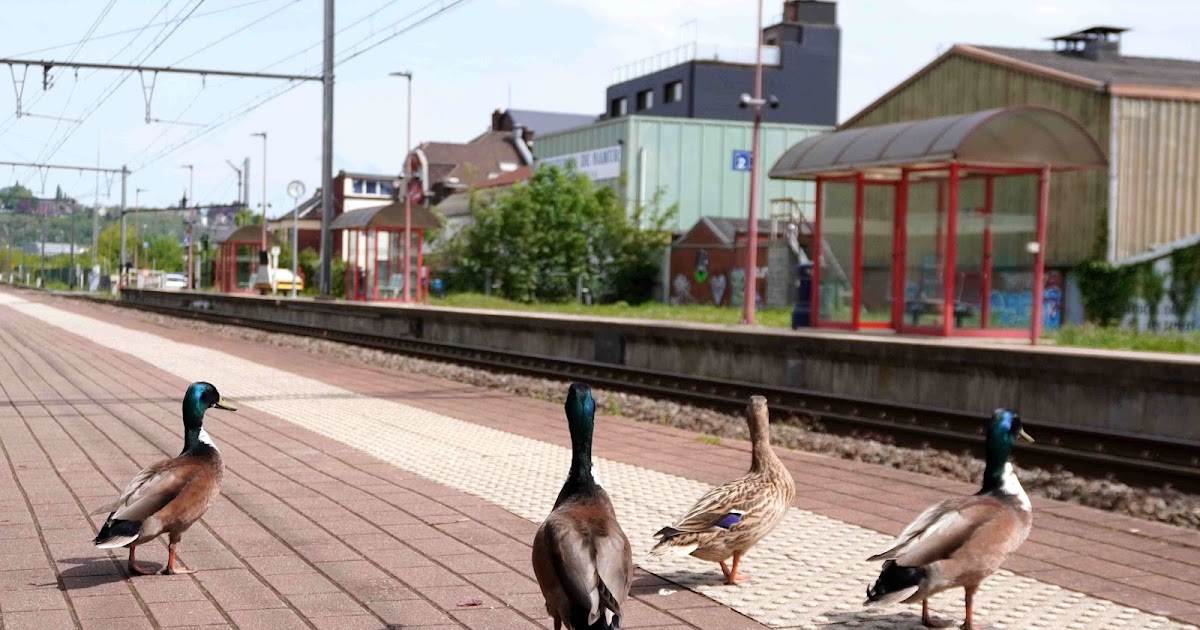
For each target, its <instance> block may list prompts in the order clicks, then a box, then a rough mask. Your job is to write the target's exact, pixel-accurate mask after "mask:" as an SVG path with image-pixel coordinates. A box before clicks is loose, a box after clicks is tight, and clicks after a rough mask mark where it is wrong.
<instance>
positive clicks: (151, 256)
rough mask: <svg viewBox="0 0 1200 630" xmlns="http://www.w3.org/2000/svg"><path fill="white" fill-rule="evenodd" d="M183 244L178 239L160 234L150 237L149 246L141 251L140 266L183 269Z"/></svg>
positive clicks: (163, 269)
mask: <svg viewBox="0 0 1200 630" xmlns="http://www.w3.org/2000/svg"><path fill="white" fill-rule="evenodd" d="M183 254H184V250H183V246H182V245H180V244H179V240H178V239H175V238H173V237H170V236H166V235H160V236H155V237H154V238H151V239H150V246H149V247H147V248H146V250H145V251H144V252H142V256H143V257H144V258H143V259H142V261H141V262H140V264H141V266H142V267H145V268H149V267H154V268H155V269H158V270H160V271H183V266H184V260H183Z"/></svg>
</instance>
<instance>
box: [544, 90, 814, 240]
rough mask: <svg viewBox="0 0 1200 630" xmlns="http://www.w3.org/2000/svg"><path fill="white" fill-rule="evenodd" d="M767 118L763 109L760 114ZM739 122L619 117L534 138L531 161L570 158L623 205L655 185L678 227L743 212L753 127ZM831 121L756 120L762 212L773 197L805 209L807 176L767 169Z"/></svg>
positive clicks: (646, 197) (809, 195) (646, 196)
mask: <svg viewBox="0 0 1200 630" xmlns="http://www.w3.org/2000/svg"><path fill="white" fill-rule="evenodd" d="M766 116H767V117H768V118H769V117H770V113H769V110H768V112H767V113H766ZM748 119H749V115H747V120H746V121H745V122H741V121H729V120H704V119H697V118H665V117H660V116H638V115H633V116H622V117H619V118H612V119H609V120H603V121H600V122H597V123H595V124H592V125H588V126H585V127H578V128H576V129H568V130H565V131H560V132H557V133H551V134H546V135H539V136H537V139H536V141H535V142H534V146H533V154H534V158H535V160H536V162H535V165H536V164H542V163H547V164H559V165H563V164H565V163H566V162H568V161H573V162H574V163H575V164H576V167H577V168H578V169H579V170H580V171H582V172H584V173H587V174H588V175H589V176H590V177H591V178H592V179H593V180H595V181H596V182H598V183H603V184H606V185H610V186H613V187H615V188H616V189H617V190H618V192H620V193H622V195H623V197H624V199H625V200H626V203H627V204H629V207H631V208H632V207H634V205H635V204H638V203H642V202H645V203H649V202H650V200H651V199H652V198H653V196H654V194H655V192H656V191H661V193H662V200H661V202H662V204H663V207H667V206H670V205H671V204H675V203H678V204H679V213H678V218H677V224H676V225H675V226H674V229H675V231H676V232H684V231H686V230H688V229H689V228H691V227H692V226H693V225H695V224H696V222H697V221H699V220H700V217H702V216H713V217H729V218H744V217H745V216H746V212H747V203H748V202H749V195H750V189H749V185H750V172H749V162H748V156H749V152H750V133H751V130H750V129H751V125H750V121H749V120H748ZM829 130H830V128H829V127H825V126H816V125H796V124H774V123H770V122H764V123H763V124H762V126H761V134H762V136H761V138H760V144H761V146H760V149H759V150H760V152H761V157H760V161H759V171H758V185H759V186H760V188H759V193H760V196H759V199H761V200H762V202H761V203H762V205H761V206H760V208H759V213H760V216H762V217H763V218H764V219H765V218H770V215H771V213H772V208H771V205H772V204H771V200H772V199H780V198H792V199H795V200H796V201H797V202H798V203H799V204H800V207H801V208H803V209H804V210H805V212H806V214H809V208H811V204H812V199H813V186H812V184H811V183H807V182H795V181H777V180H769V179H767V176H766V172H767V171H768V170H769V169H770V167H771V165H772V164H774V163H775V161H776V160H777V159H778V158H779V156H780V155H782V154H783V152H784V151H786V150H787V149H788V148H789V147H791V146H792V145H794V144H796V143H797V142H799V141H801V140H803V139H805V138H807V137H809V136H812V135H816V134H819V133H824V132H827V131H829Z"/></svg>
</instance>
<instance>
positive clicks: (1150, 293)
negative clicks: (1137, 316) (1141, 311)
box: [1138, 262, 1167, 330]
mask: <svg viewBox="0 0 1200 630" xmlns="http://www.w3.org/2000/svg"><path fill="white" fill-rule="evenodd" d="M1166 280H1167V277H1166V275H1165V274H1162V273H1159V272H1158V271H1155V269H1154V263H1153V262H1149V263H1146V264H1144V265H1141V266H1139V267H1138V293H1139V294H1140V295H1141V297H1142V301H1144V302H1145V303H1146V309H1147V311H1149V316H1150V330H1158V305H1159V304H1160V303H1161V302H1162V300H1163V296H1165V295H1166V293H1167V287H1166Z"/></svg>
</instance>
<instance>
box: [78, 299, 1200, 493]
mask: <svg viewBox="0 0 1200 630" xmlns="http://www.w3.org/2000/svg"><path fill="white" fill-rule="evenodd" d="M69 297H74V298H81V299H88V300H95V301H98V302H102V303H105V304H110V305H119V306H123V307H126V308H134V309H138V310H142V311H147V312H153V313H158V314H161V315H168V316H172V317H182V318H187V319H193V320H200V321H206V322H210V323H217V324H228V325H235V326H244V327H249V328H255V329H259V330H264V331H269V332H276V333H286V334H292V335H302V336H306V337H314V338H319V339H326V340H329V341H337V342H342V343H347V344H352V345H356V346H361V347H365V348H373V349H376V350H383V351H389V352H397V353H402V354H406V355H411V356H417V357H421V358H426V359H433V360H439V361H446V362H451V363H457V364H461V365H467V366H471V367H477V368H483V369H487V370H492V371H498V372H508V373H519V374H524V375H529V376H537V377H543V378H551V379H570V380H582V381H587V382H589V383H591V384H592V385H593V386H595V387H600V388H604V389H609V390H613V391H622V392H627V393H635V394H642V395H646V396H651V397H655V398H660V399H669V400H674V401H678V402H683V403H688V404H692V405H696V406H701V407H707V408H712V409H717V410H721V411H732V412H734V413H740V412H741V410H742V409H744V408H745V404H746V400H747V398H749V397H750V396H751V395H755V394H758V395H762V396H766V397H767V400H768V401H769V402H770V405H771V410H772V413H773V415H776V416H778V417H787V416H811V417H815V418H816V419H818V420H819V421H820V423H821V425H822V427H823V429H824V430H826V431H828V432H831V433H836V434H843V435H856V436H860V437H871V438H875V439H879V440H881V441H886V442H890V443H894V444H898V445H902V446H930V447H934V448H941V449H947V450H951V451H962V450H967V449H969V450H972V451H980V450H981V449H982V444H983V427H984V420H985V418H984V417H983V416H982V415H979V414H973V413H965V412H961V411H955V410H950V409H940V408H933V407H917V406H909V405H897V404H893V403H889V402H885V401H878V400H868V399H862V398H853V397H847V396H836V395H830V394H825V393H821V392H814V391H807V390H802V389H795V388H787V387H778V386H771V385H763V384H760V383H750V382H739V381H730V380H720V379H712V378H700V377H694V376H689V375H686V374H674V373H665V372H658V371H653V370H646V369H640V368H632V367H627V366H621V365H613V364H608V363H598V362H592V361H583V360H576V359H564V358H560V357H552V356H541V355H533V354H522V353H516V352H508V351H501V350H495V349H490V348H480V347H475V346H466V345H458V344H449V343H439V342H430V341H424V340H420V339H412V338H396V337H385V336H377V335H368V334H360V333H349V332H339V331H332V330H325V329H319V328H313V327H307V326H302V325H292V324H280V323H276V322H270V321H265V320H255V319H247V318H243V317H233V316H228V315H221V314H216V313H211V312H204V311H196V310H190V309H186V308H172V307H163V306H149V305H140V304H138V305H134V304H125V303H120V302H113V301H111V300H100V299H97V298H91V297H83V296H69ZM1025 425H1026V427H1027V428H1028V430H1029V432H1030V433H1031V434H1033V435H1034V437H1035V438H1036V439H1037V442H1036V443H1033V444H1027V443H1020V444H1018V446H1017V453H1018V457H1019V458H1020V461H1021V462H1022V463H1023V464H1025V465H1036V466H1040V467H1043V468H1047V469H1051V470H1053V469H1059V468H1061V469H1065V470H1068V471H1070V472H1073V473H1075V474H1079V475H1083V476H1087V477H1093V478H1114V479H1118V480H1120V481H1123V482H1126V483H1130V484H1134V485H1142V486H1146V485H1151V486H1160V485H1163V484H1170V485H1171V486H1172V487H1175V488H1177V489H1180V490H1185V491H1189V492H1200V443H1197V442H1192V441H1186V440H1175V439H1169V438H1157V437H1150V436H1144V435H1137V434H1129V433H1120V432H1113V431H1103V430H1095V429H1085V428H1080V427H1072V426H1067V425H1062V424H1055V423H1048V422H1039V421H1037V420H1035V419H1028V420H1026V421H1025Z"/></svg>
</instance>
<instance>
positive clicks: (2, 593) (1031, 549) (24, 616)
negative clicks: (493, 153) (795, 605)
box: [0, 293, 1200, 630]
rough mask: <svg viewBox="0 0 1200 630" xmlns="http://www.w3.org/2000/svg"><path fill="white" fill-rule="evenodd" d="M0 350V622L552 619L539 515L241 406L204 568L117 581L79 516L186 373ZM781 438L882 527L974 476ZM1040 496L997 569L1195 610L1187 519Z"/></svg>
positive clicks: (820, 504)
mask: <svg viewBox="0 0 1200 630" xmlns="http://www.w3.org/2000/svg"><path fill="white" fill-rule="evenodd" d="M7 295H10V296H14V297H15V296H16V294H11V293H8V294H7ZM19 297H20V299H25V300H31V301H36V302H43V303H46V304H49V305H52V306H53V307H54V308H57V309H62V310H64V311H68V312H73V313H78V314H81V315H86V316H88V317H92V318H96V319H99V320H102V321H106V322H110V323H114V324H119V325H121V326H124V327H126V328H129V329H131V330H139V331H144V332H147V333H152V334H154V335H158V336H160V337H165V338H168V339H172V340H175V341H179V342H183V343H189V344H196V345H202V346H205V347H208V348H213V349H217V350H220V351H222V352H225V353H229V354H231V355H235V356H238V357H242V358H245V359H247V360H250V361H254V362H256V363H259V364H262V365H266V366H272V367H275V368H278V369H282V370H287V371H288V372H291V373H294V374H296V375H299V376H303V377H307V378H311V379H315V380H319V381H322V382H326V383H330V384H332V385H336V386H338V387H341V388H344V389H346V390H349V391H351V392H355V393H357V394H361V395H363V396H368V397H372V398H379V399H386V400H390V401H396V402H399V403H403V404H405V405H410V406H412V407H416V408H420V409H425V410H429V411H433V412H436V413H439V414H444V415H446V416H450V417H453V418H459V419H462V420H466V421H468V422H471V423H476V424H478V425H481V426H486V427H491V428H495V429H500V430H503V431H506V432H509V433H512V434H516V435H520V436H525V437H528V438H532V439H536V440H539V441H542V442H546V443H550V444H554V445H558V446H566V445H568V444H569V441H568V439H567V435H566V432H565V430H564V425H563V420H562V408H561V403H560V402H558V401H549V402H547V401H537V400H531V399H527V398H520V397H517V396H513V395H509V394H505V393H501V392H495V391H488V390H481V389H479V388H476V387H472V386H468V385H463V384H459V383H451V382H447V381H444V380H440V379H436V378H432V377H428V376H422V375H418V374H409V373H400V372H395V371H390V370H383V369H377V368H372V367H366V366H362V365H360V364H355V363H351V362H348V361H343V360H337V359H330V358H322V359H321V360H320V361H317V360H315V358H316V357H315V356H314V355H313V354H310V353H306V352H303V351H299V350H294V349H288V348H279V347H275V346H269V345H266V344H253V343H247V342H243V341H235V340H231V339H228V338H224V337H219V336H212V335H205V334H201V333H199V332H197V331H194V330H190V329H184V328H169V327H165V326H161V325H157V324H153V323H150V322H149V321H146V320H145V319H144V318H141V317H138V316H137V315H133V314H126V313H123V312H116V311H111V310H108V309H98V308H96V307H93V306H90V305H87V304H81V303H77V302H71V301H67V300H58V299H50V298H44V297H40V296H34V295H31V294H28V293H21V294H19ZM0 359H2V361H0V387H2V389H3V395H4V398H3V399H0V457H2V458H3V461H0V479H2V480H0V507H2V508H3V510H2V511H0V622H2V623H3V628H4V629H5V630H11V629H13V628H24V627H36V628H56V627H64V628H108V627H112V628H117V627H121V628H142V627H156V628H167V627H184V626H187V627H238V628H301V627H310V628H325V627H338V628H358V627H362V628H384V627H388V626H389V625H390V626H391V627H409V626H417V625H421V626H430V627H468V628H508V627H534V626H538V625H541V626H546V627H548V624H549V622H548V619H546V615H545V613H544V609H543V607H542V603H541V596H540V594H539V593H538V591H537V586H536V584H535V583H534V582H533V581H532V571H531V569H530V567H529V561H528V557H529V548H528V545H529V541H530V540H531V539H532V536H533V532H534V530H535V529H536V524H534V523H532V522H530V521H529V520H527V519H526V518H522V517H519V516H516V515H514V514H512V513H510V512H508V511H506V510H503V509H500V508H498V507H496V506H495V505H492V504H490V503H488V502H487V501H484V500H481V499H480V498H478V497H476V496H472V495H470V494H467V493H465V492H462V491H460V490H456V489H454V488H451V487H448V486H446V485H444V484H439V483H435V482H432V481H430V480H429V479H427V478H423V477H421V476H419V475H414V474H412V473H410V472H406V471H404V470H401V469H398V468H396V467H395V466H392V465H390V464H388V463H384V462H382V461H380V460H378V459H376V458H374V457H371V456H369V455H366V454H364V453H363V452H362V451H360V450H357V449H354V448H351V447H348V446H346V445H345V444H343V443H341V442H338V441H335V440H331V439H329V438H326V437H322V436H321V435H318V434H316V433H313V432H311V431H308V430H306V429H303V428H298V427H296V426H294V425H292V424H290V423H288V422H287V421H285V420H283V419H280V418H278V417H276V416H273V415H270V414H266V413H262V412H260V411H256V410H254V409H252V408H243V410H242V411H241V412H239V413H238V414H222V415H220V416H219V420H217V422H219V423H220V424H219V426H220V431H219V433H217V432H216V431H215V430H214V434H215V435H218V436H219V437H218V441H219V445H220V446H221V447H222V453H223V455H224V457H225V459H226V463H227V467H228V469H227V477H226V484H225V488H224V492H223V496H222V498H221V499H220V500H219V501H218V503H217V504H216V505H214V507H213V509H212V510H211V511H210V512H209V514H208V515H207V516H206V518H205V519H204V520H203V521H202V522H201V523H200V524H198V525H197V526H196V527H194V528H193V529H192V530H191V531H190V532H189V533H188V534H187V536H186V537H185V539H184V543H183V545H182V546H181V558H182V560H183V562H184V564H185V565H186V566H188V567H189V568H195V569H200V572H199V573H197V574H196V575H194V576H174V577H162V576H154V577H145V578H143V577H137V578H134V579H127V577H126V576H125V574H124V554H123V553H120V554H117V555H116V556H109V555H107V554H105V553H103V552H100V551H99V550H96V549H94V548H92V547H91V545H90V544H89V541H90V539H91V537H92V536H93V535H94V531H95V527H96V526H98V525H99V523H100V520H102V517H93V518H91V519H89V518H88V517H85V516H84V514H86V512H89V511H90V510H91V509H92V508H94V507H95V506H97V505H99V504H101V503H104V502H106V501H108V500H110V499H111V498H112V496H113V495H114V494H115V493H116V492H117V491H118V490H119V487H120V486H122V485H123V484H124V483H125V482H126V481H127V480H128V479H129V478H130V476H131V475H132V474H133V473H134V472H135V471H136V470H137V469H138V468H139V467H140V466H143V465H145V464H148V463H150V462H151V461H153V460H155V459H158V458H161V457H163V456H164V455H165V454H174V453H177V452H178V449H179V442H180V435H179V434H180V430H179V419H178V412H179V400H178V399H179V396H180V394H181V393H182V391H183V388H184V387H185V386H186V382H185V381H183V380H182V379H180V378H178V377H175V376H172V375H171V374H169V373H166V372H164V371H162V370H160V369H157V368H155V367H154V366H152V365H149V364H147V363H145V362H143V361H140V360H137V359H134V358H131V357H129V356H127V355H124V354H123V353H121V352H118V351H114V350H112V349H108V348H103V347H100V346H98V345H97V344H94V343H91V342H89V341H87V340H86V339H84V338H83V337H80V336H77V335H72V334H69V333H66V332H64V331H63V330H61V329H56V328H53V327H50V326H47V325H45V324H44V323H41V322H39V321H37V320H36V319H34V318H31V317H28V316H25V315H23V314H20V313H18V312H17V311H15V310H13V309H10V308H5V307H4V306H0ZM214 380H215V378H214ZM214 413H220V412H214ZM599 424H600V426H602V427H603V435H602V436H601V435H599V434H598V436H597V446H596V454H597V455H598V456H600V457H604V458H606V459H608V460H612V461H616V462H622V463H625V464H629V465H632V466H637V467H641V468H644V469H647V470H653V471H659V472H662V473H669V474H672V475H678V476H679V477H683V478H686V479H692V480H696V481H699V482H703V483H718V482H721V481H724V480H726V479H728V478H730V477H732V476H736V475H738V474H741V472H743V471H744V470H745V467H746V462H747V460H748V448H747V446H746V445H745V444H742V443H738V442H736V441H730V440H723V441H722V442H721V443H720V444H717V445H714V444H708V443H704V442H701V441H698V440H697V439H696V436H695V434H691V433H688V432H685V431H678V430H674V429H670V428H666V427H659V426H653V425H647V424H641V423H636V422H632V421H629V420H625V419H621V418H615V417H607V416H604V417H601V418H600V420H599ZM781 455H782V457H783V458H784V461H785V462H786V463H787V465H788V466H789V468H790V469H791V471H792V473H793V476H794V477H795V479H796V481H797V486H798V492H797V499H796V504H795V505H796V507H797V508H800V509H802V510H807V511H810V512H812V513H815V514H819V515H822V516H825V517H829V518H832V519H836V520H838V521H841V522H845V523H849V524H853V525H858V526H861V527H866V528H869V529H873V530H875V531H879V532H883V533H885V534H889V535H891V534H895V533H897V532H898V531H899V529H900V528H901V527H902V526H903V524H904V523H905V522H907V521H908V520H909V519H911V518H912V516H913V515H914V514H915V513H916V511H917V510H919V509H921V508H923V507H924V506H925V505H927V504H928V503H929V502H931V501H933V500H937V499H940V498H943V497H945V496H947V494H962V493H968V492H971V491H973V490H974V488H973V487H971V486H969V485H966V484H961V483H956V482H950V481H946V480H940V479H935V478H931V477H926V476H922V475H915V474H910V473H904V472H900V471H895V470H890V469H885V468H882V467H878V466H872V465H866V464H858V463H854V462H847V461H842V460H837V459H832V458H828V457H822V456H815V455H810V454H804V453H796V452H786V453H781ZM880 487H887V488H888V491H887V492H886V493H881V492H880V491H879V490H878V489H879V488H880ZM1034 504H1035V509H1036V510H1037V511H1036V514H1035V527H1034V532H1033V534H1032V535H1031V537H1030V540H1029V542H1027V543H1026V544H1025V545H1024V546H1023V547H1022V548H1021V549H1020V550H1019V551H1018V552H1017V554H1015V555H1014V556H1013V557H1012V558H1011V559H1010V561H1009V563H1008V565H1007V566H1006V568H1008V569H1010V570H1012V571H1013V572H1015V573H1017V574H1019V575H1022V576H1026V577H1030V578H1035V579H1037V580H1039V581H1041V582H1046V583H1050V584H1055V585H1059V586H1062V587H1064V588H1067V589H1071V590H1074V591H1079V592H1082V593H1087V594H1089V595H1093V596H1096V597H1099V598H1103V599H1106V600H1111V601H1114V602H1117V603H1120V604H1124V605H1127V606H1131V607H1134V608H1137V609H1140V610H1143V611H1147V612H1150V613H1155V614H1161V615H1166V616H1169V617H1171V618H1172V619H1174V620H1176V621H1179V622H1184V623H1192V624H1195V623H1197V622H1200V534H1198V533H1197V532H1195V531H1189V530H1182V529H1178V528H1173V527H1168V526H1164V525H1159V524H1155V523H1151V522H1147V521H1141V520H1137V519H1132V518H1128V517H1122V516H1118V515H1114V514H1111V513H1106V512H1100V511H1096V510H1091V509H1087V508H1082V507H1079V506H1075V505H1070V504H1065V503H1059V502H1053V501H1046V500H1036V499H1035V501H1034ZM143 550H144V553H142V554H141V555H139V558H140V559H142V560H143V561H146V562H149V563H154V562H157V563H159V564H161V562H162V560H163V559H164V557H165V547H164V546H162V545H148V546H147V547H143ZM872 551H873V550H872ZM752 561H753V558H752V557H751V558H748V562H747V567H748V570H750V571H751V572H752V573H753V565H752ZM863 586H864V587H865V585H863ZM985 588H986V586H985ZM663 589H665V590H663ZM660 590H661V592H663V593H669V594H659V593H660ZM634 591H635V599H634V602H633V603H632V604H631V605H630V611H629V614H628V616H627V620H628V623H627V624H626V627H705V628H714V627H730V628H732V627H762V626H761V625H760V624H758V623H757V622H755V621H753V620H752V619H749V618H747V617H745V616H742V615H740V614H738V613H736V612H733V611H731V610H729V609H728V608H725V607H723V606H721V605H719V604H717V603H716V602H714V601H713V600H712V599H710V598H708V597H705V596H702V595H700V594H697V593H693V592H690V591H687V590H684V589H682V588H681V587H679V586H678V585H675V584H672V583H670V582H668V581H666V580H664V579H662V578H660V577H655V576H652V575H649V574H646V573H639V577H638V581H637V583H636V584H635V589H634ZM672 591H674V592H672ZM1131 627H1135V626H1131Z"/></svg>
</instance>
